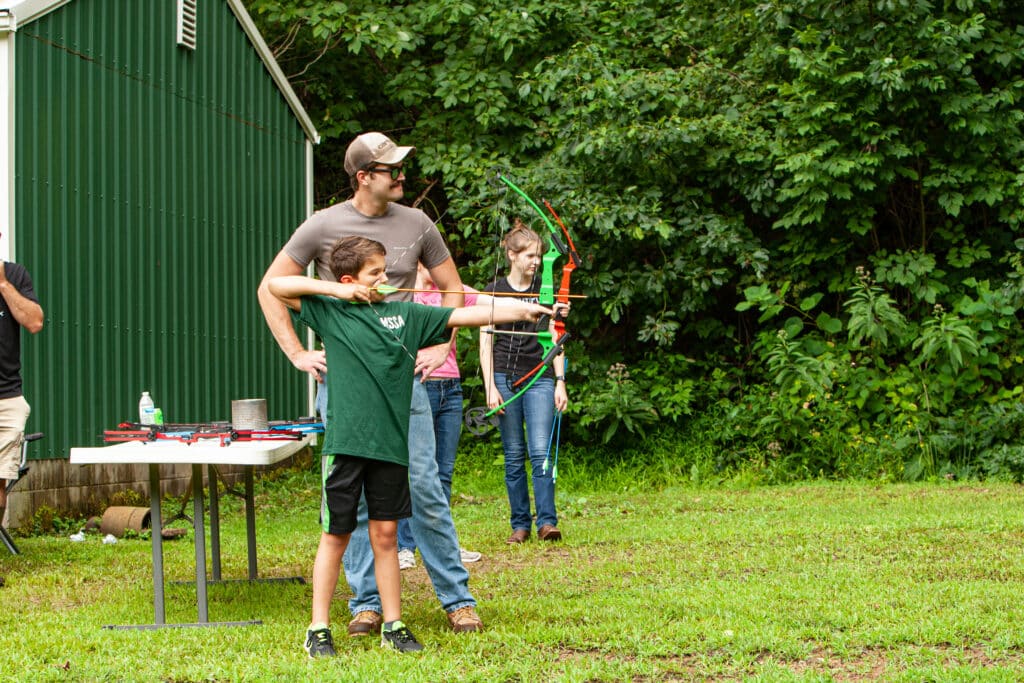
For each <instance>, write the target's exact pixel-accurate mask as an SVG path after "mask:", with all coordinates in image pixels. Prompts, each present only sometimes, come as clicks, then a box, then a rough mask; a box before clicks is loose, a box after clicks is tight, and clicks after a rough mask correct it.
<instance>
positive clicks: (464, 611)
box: [448, 607, 484, 633]
mask: <svg viewBox="0 0 1024 683" xmlns="http://www.w3.org/2000/svg"><path fill="white" fill-rule="evenodd" d="M448 623H449V624H451V625H452V630H453V631H455V632H456V633H476V632H477V631H483V630H484V622H482V621H481V620H480V617H479V616H478V615H477V613H476V610H475V609H473V608H472V607H460V608H459V609H457V610H452V611H451V612H449V613H448Z"/></svg>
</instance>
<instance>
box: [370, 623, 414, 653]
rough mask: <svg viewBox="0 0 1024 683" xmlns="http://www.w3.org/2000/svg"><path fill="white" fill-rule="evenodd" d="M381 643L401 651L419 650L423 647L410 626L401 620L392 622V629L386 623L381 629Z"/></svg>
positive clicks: (383, 645)
mask: <svg viewBox="0 0 1024 683" xmlns="http://www.w3.org/2000/svg"><path fill="white" fill-rule="evenodd" d="M380 644H381V646H382V647H391V648H394V649H396V650H398V651H399V652H419V651H420V650H422V649H423V646H422V645H420V643H419V641H418V640H416V636H414V635H413V634H412V631H410V630H409V627H408V626H406V625H405V624H403V623H402V622H400V621H395V622H392V623H391V628H390V629H389V628H388V627H387V626H386V625H385V626H384V628H382V629H381V632H380Z"/></svg>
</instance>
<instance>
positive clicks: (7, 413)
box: [0, 396, 31, 479]
mask: <svg viewBox="0 0 1024 683" xmlns="http://www.w3.org/2000/svg"><path fill="white" fill-rule="evenodd" d="M30 412H31V409H30V408H29V406H28V401H26V400H25V397H24V396H15V397H14V398H3V399H0V479H17V478H18V467H19V465H21V441H22V439H23V438H24V436H25V423H26V422H28V415H29V413H30Z"/></svg>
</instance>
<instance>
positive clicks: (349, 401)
mask: <svg viewBox="0 0 1024 683" xmlns="http://www.w3.org/2000/svg"><path fill="white" fill-rule="evenodd" d="M452 310H453V309H451V308H437V307H432V306H422V305H420V304H414V303H411V302H408V301H393V302H382V303H375V304H373V306H369V305H367V304H354V303H350V302H348V301H341V300H339V299H334V298H331V297H325V296H304V297H302V310H301V312H299V313H295V312H293V313H292V315H293V316H294V317H295V318H297V319H299V320H301V321H302V322H303V323H305V324H306V325H308V326H309V327H310V328H312V329H313V330H314V331H315V332H316V333H317V334H318V335H320V338H321V339H322V340H323V343H324V350H325V351H326V352H327V367H328V369H329V371H328V373H327V396H328V400H327V430H326V434H325V436H324V447H323V453H329V454H336V455H338V454H340V455H354V456H359V457H362V458H372V459H374V460H386V461H387V462H393V463H396V464H399V465H408V464H409V404H410V403H411V401H412V382H413V371H414V370H415V366H416V358H415V355H416V351H417V350H419V349H421V348H423V347H425V346H433V345H435V344H440V343H441V342H444V341H446V340H447V339H448V337H449V335H450V332H448V330H447V329H446V326H447V324H448V318H449V317H451V314H452Z"/></svg>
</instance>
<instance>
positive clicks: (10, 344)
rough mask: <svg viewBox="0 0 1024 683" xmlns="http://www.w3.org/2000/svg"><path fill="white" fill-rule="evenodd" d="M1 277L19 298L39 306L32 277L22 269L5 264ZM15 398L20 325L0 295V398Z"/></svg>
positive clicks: (18, 381) (18, 391)
mask: <svg viewBox="0 0 1024 683" xmlns="http://www.w3.org/2000/svg"><path fill="white" fill-rule="evenodd" d="M4 274H5V275H6V276H7V281H8V282H10V283H11V284H12V285H14V288H15V289H17V290H18V291H19V292H21V295H22V296H23V297H25V298H26V299H29V300H31V301H35V302H36V303H39V299H37V298H36V291H35V290H34V289H33V288H32V278H31V277H29V274H28V271H27V270H25V268H24V267H22V266H19V265H18V264H17V263H11V262H9V261H5V262H4ZM15 396H21V325H20V324H18V321H17V320H15V319H14V316H13V315H12V314H11V311H10V309H9V308H8V307H7V301H6V300H5V299H4V298H3V297H2V296H0V398H14V397H15Z"/></svg>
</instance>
